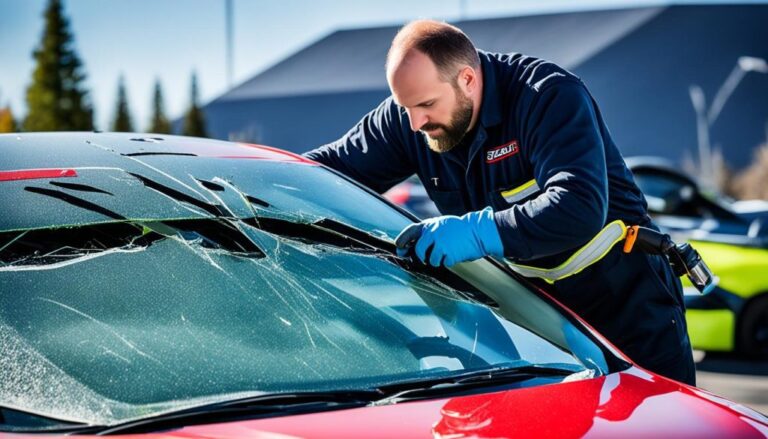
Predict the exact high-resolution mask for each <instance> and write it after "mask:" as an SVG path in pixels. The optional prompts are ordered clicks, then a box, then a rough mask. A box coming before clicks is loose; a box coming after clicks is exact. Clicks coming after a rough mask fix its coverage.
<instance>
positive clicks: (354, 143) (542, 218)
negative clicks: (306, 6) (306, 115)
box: [305, 51, 687, 364]
mask: <svg viewBox="0 0 768 439" xmlns="http://www.w3.org/2000/svg"><path fill="white" fill-rule="evenodd" d="M479 55H480V60H481V65H482V74H483V99H482V107H481V109H480V113H479V118H478V123H477V127H476V129H474V130H473V133H474V137H473V138H471V139H467V141H466V142H465V144H464V145H463V146H459V147H456V148H454V149H453V150H451V151H449V152H447V153H442V154H440V153H436V152H433V151H432V150H430V149H429V147H428V146H427V144H426V141H425V139H424V136H423V134H422V133H420V132H413V131H411V129H410V123H409V120H408V115H407V114H406V111H405V109H404V108H402V107H400V106H398V105H397V104H395V102H394V101H393V99H392V98H391V97H390V98H388V99H386V100H384V102H382V103H381V104H380V105H379V106H378V107H377V108H376V109H374V110H373V111H371V112H370V113H368V114H367V115H365V116H364V117H363V119H362V120H361V121H360V122H359V123H358V124H357V125H355V126H354V127H353V128H352V129H351V130H350V131H349V132H348V133H347V134H346V135H345V136H344V137H342V138H341V139H339V140H338V141H336V142H333V143H330V144H328V145H325V146H322V147H320V148H318V149H316V150H314V151H310V152H309V153H307V154H305V155H306V156H307V157H308V158H310V159H313V160H316V161H318V162H320V163H322V164H325V165H327V166H329V167H331V168H334V169H336V170H338V171H340V172H342V173H344V174H346V175H348V176H350V177H351V178H353V179H355V180H357V181H359V182H361V183H363V184H365V185H366V186H368V187H370V188H372V189H374V190H376V191H378V192H384V191H386V190H387V189H389V188H390V187H392V186H393V185H395V184H397V183H399V182H401V181H402V180H404V179H405V178H407V177H408V176H410V175H412V174H414V173H416V174H417V175H418V176H419V178H420V179H421V181H422V182H423V184H424V186H425V188H426V190H427V193H428V194H429V196H430V198H431V199H432V200H433V201H434V202H435V204H437V207H438V208H439V209H440V211H441V212H442V213H443V214H456V215H460V214H463V213H466V212H469V211H475V210H480V209H483V208H485V207H486V206H491V207H492V208H493V211H494V217H495V221H496V225H497V227H498V229H499V234H500V236H501V238H502V242H503V244H504V253H505V256H506V257H508V258H510V259H512V260H513V261H521V262H523V261H524V262H525V263H526V264H527V265H536V266H540V267H546V268H550V267H553V266H555V265H556V264H558V263H560V262H562V261H564V260H565V259H566V258H567V257H568V256H570V255H571V254H572V253H573V251H574V250H576V249H578V248H579V247H581V246H583V245H584V244H586V243H587V242H588V241H589V240H590V239H592V238H593V237H594V236H595V234H597V233H598V232H599V231H600V230H601V229H602V228H603V227H604V226H605V225H606V224H607V223H608V222H610V221H613V220H615V219H622V220H624V222H625V223H626V224H628V225H634V224H638V225H648V224H650V219H649V217H648V215H647V211H646V207H647V206H646V202H645V199H644V198H643V195H642V193H641V192H640V190H639V189H638V187H637V186H636V185H635V183H634V180H633V178H632V174H631V173H630V171H629V170H628V169H627V167H626V165H625V163H624V160H623V158H622V157H621V154H620V153H619V150H618V148H617V147H616V145H615V144H614V142H613V140H612V139H611V135H610V133H609V132H608V129H607V127H606V125H605V123H604V121H603V118H602V115H601V114H600V111H599V109H598V107H597V104H596V103H595V101H594V100H593V99H592V97H591V95H590V94H589V92H588V91H587V89H586V87H585V86H584V84H583V83H582V81H581V80H580V79H579V78H578V77H576V76H575V75H573V74H572V73H570V72H568V71H567V70H564V69H562V68H560V67H558V66H557V65H555V64H553V63H551V62H547V61H544V60H541V59H536V58H532V57H528V56H524V55H520V54H494V53H487V52H482V51H480V52H479ZM532 180H533V182H532ZM534 182H535V185H534V186H533V188H534V189H535V188H536V187H538V190H533V191H531V190H529V191H519V190H518V191H516V190H515V189H516V188H520V187H530V185H531V184H533V183H534ZM526 184H527V185H526ZM521 195H522V198H521V197H520V196H521ZM619 253H620V252H618V251H616V250H614V251H612V252H611V253H609V255H608V256H606V257H605V258H604V260H601V262H600V263H598V264H595V265H593V266H592V267H589V268H588V269H586V270H584V271H583V272H582V273H580V274H578V275H575V276H572V277H570V278H566V279H565V280H563V281H558V282H556V283H555V289H556V290H557V291H558V292H559V293H560V294H559V297H558V298H559V299H560V300H562V301H564V302H565V303H566V304H567V305H569V306H570V307H572V308H573V309H574V310H575V311H576V312H578V313H580V314H581V315H582V316H583V317H585V318H586V319H587V320H588V321H590V323H592V324H593V325H595V326H596V327H597V328H598V329H599V330H601V331H602V332H603V333H604V334H605V335H607V336H608V337H609V338H610V339H611V340H612V341H613V342H614V343H616V344H618V345H620V346H621V347H622V348H624V349H627V350H629V351H630V352H628V353H629V354H630V355H634V356H635V357H638V356H639V357H643V360H649V359H650V358H649V357H660V356H661V357H663V356H666V357H669V356H670V355H672V353H671V352H670V351H676V350H678V348H679V344H680V343H682V342H683V339H684V341H686V342H687V336H685V328H684V325H685V323H684V322H681V319H682V317H681V314H680V312H679V311H678V314H675V315H672V314H671V313H672V308H673V307H674V306H673V305H675V304H678V308H679V307H680V306H682V305H681V302H682V297H681V294H680V291H679V281H678V280H677V279H675V278H674V276H672V277H670V276H669V273H670V272H669V267H667V265H668V264H663V263H661V262H659V261H651V262H647V261H646V260H645V256H642V255H641V258H642V259H643V263H642V264H639V265H638V263H637V261H635V263H634V265H629V264H630V263H629V262H628V261H629V259H630V258H627V257H622V256H621V255H620V254H619ZM624 260H626V261H627V262H625V261H624ZM649 264H650V265H653V264H656V266H654V267H652V266H649ZM653 270H656V271H658V273H656V274H655V276H656V278H657V279H659V278H660V279H663V280H664V281H662V282H656V283H655V284H654V285H648V284H644V285H645V286H644V287H641V286H639V285H640V284H641V283H642V282H640V280H639V279H641V278H642V279H647V278H649V276H650V277H653V276H654V273H653V272H652V271H653ZM665 282H667V283H669V284H665ZM675 282H677V284H678V285H675ZM631 283H634V285H632V284H631ZM637 288H644V289H645V290H644V291H640V292H638V291H635V290H636V289H637ZM664 289H666V291H663V290H664ZM617 290H618V291H619V292H620V293H617ZM652 290H656V291H652ZM660 290H662V292H661V294H662V295H663V296H665V297H662V298H661V300H663V301H664V302H665V303H664V304H663V306H662V307H666V308H665V309H664V312H661V313H660V312H658V310H655V309H646V311H645V312H643V311H642V310H637V309H636V310H635V311H633V310H632V309H631V308H633V307H635V308H637V307H638V306H645V305H642V304H644V303H646V302H647V301H648V300H649V298H650V300H653V298H652V296H653V295H658V294H660V293H659V291H660ZM657 302H658V300H657ZM645 308H647V306H645ZM622 312H626V314H624V315H622ZM635 318H637V319H645V320H644V322H643V323H642V325H639V326H643V327H647V328H645V329H638V325H637V324H636V323H634V322H633V320H635ZM616 319H623V320H624V322H623V323H621V324H618V323H617V322H616V321H615V320H616ZM670 322H672V323H673V326H675V325H676V326H677V328H673V332H672V333H670V334H668V336H669V335H671V336H672V338H673V339H674V340H672V341H671V342H670V343H671V344H669V343H668V344H667V345H666V346H661V345H659V343H657V341H658V340H657V339H656V341H655V342H654V345H653V346H650V345H647V343H648V342H647V340H646V342H645V345H643V346H640V345H638V346H637V349H632V348H631V345H632V343H640V344H643V343H644V342H642V341H641V340H639V339H641V338H646V339H649V338H654V335H653V334H650V333H649V332H648V331H651V332H654V331H655V335H659V334H658V333H659V331H664V330H668V329H669V327H670V325H669V323H670ZM681 325H682V326H681ZM681 328H682V329H681ZM675 334H676V335H675ZM675 340H676V341H675ZM622 345H623V346H622ZM628 346H629V347H628ZM650 350H660V351H658V352H650ZM625 352H627V351H626V350H625ZM667 359H668V358H667ZM635 360H636V361H640V359H639V358H635ZM657 360H661V358H657ZM644 362H645V364H650V363H652V361H644ZM641 364H642V363H641Z"/></svg>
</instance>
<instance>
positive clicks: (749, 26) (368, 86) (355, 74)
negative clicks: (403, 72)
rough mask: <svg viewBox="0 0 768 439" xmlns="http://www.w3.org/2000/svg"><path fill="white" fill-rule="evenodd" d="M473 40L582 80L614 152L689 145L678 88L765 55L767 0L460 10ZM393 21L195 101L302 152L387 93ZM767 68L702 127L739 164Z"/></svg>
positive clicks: (680, 151) (758, 110) (688, 113)
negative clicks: (523, 11)
mask: <svg viewBox="0 0 768 439" xmlns="http://www.w3.org/2000/svg"><path fill="white" fill-rule="evenodd" d="M454 24H456V25H457V26H459V27H460V28H462V29H463V30H465V31H466V32H467V34H468V35H469V36H470V38H471V39H472V40H473V41H474V42H475V45H476V46H478V47H479V48H482V49H485V50H489V51H498V52H513V51H514V52H522V53H525V54H530V55H533V56H537V57H541V58H546V59H549V60H552V61H554V62H556V63H558V64H560V65H562V66H563V67H565V68H567V69H569V70H571V71H573V72H574V73H576V74H577V75H579V76H580V77H581V78H582V79H583V80H584V81H585V82H586V83H587V85H588V86H589V88H590V90H591V91H592V93H593V95H594V96H595V98H596V99H597V101H598V103H599V104H600V107H601V110H602V112H603V115H604V117H605V119H606V120H607V122H608V126H609V128H610V129H611V132H612V134H613V135H614V138H615V140H616V143H617V144H618V145H619V147H620V148H621V149H622V151H623V153H624V154H625V155H638V154H642V155H659V156H663V157H667V158H670V159H673V160H676V161H680V160H681V159H683V157H685V156H686V155H690V156H691V157H695V156H696V154H697V135H696V114H695V111H694V109H693V105H692V102H691V97H690V94H689V88H690V87H691V86H692V85H694V84H695V85H698V86H700V87H701V89H702V90H703V91H704V95H705V97H706V100H707V105H709V104H710V103H711V101H712V99H713V97H714V96H715V94H716V92H717V91H718V89H719V88H720V87H721V85H722V84H723V83H724V81H725V79H726V77H728V76H729V74H730V73H731V72H732V71H733V69H734V68H735V66H736V65H737V60H738V58H739V57H741V56H752V57H759V58H763V59H768V43H767V42H768V5H763V4H749V5H673V6H666V7H643V8H630V9H620V10H604V11H585V12H569V13H557V14H546V15H535V16H522V17H508V18H492V19H481V20H466V21H460V22H456V23H454ZM397 29H398V26H390V27H379V28H367V29H351V30H339V31H337V32H334V33H332V34H330V35H328V36H327V37H325V38H322V39H320V40H319V41H317V42H315V43H313V44H311V45H309V46H308V47H306V48H304V49H302V50H300V51H298V52H296V53H294V54H293V55H291V56H289V57H288V58H286V59H285V60H283V61H281V62H279V63H277V64H276V65H274V66H272V67H271V68H269V69H267V70H265V71H264V72H262V73H260V74H258V75H256V76H254V77H253V78H251V79H250V80H248V81H245V82H244V83H242V84H241V85H239V86H237V87H235V88H234V89H232V90H230V91H229V92H227V93H226V94H224V95H222V96H220V97H219V98H217V99H215V100H213V101H212V102H210V103H209V104H208V105H206V106H205V112H206V116H207V120H208V124H209V125H208V128H209V131H210V133H211V134H212V136H214V137H217V138H222V139H232V140H246V141H253V142H258V143H264V144H269V145H274V146H278V147H282V148H286V149H289V150H293V151H298V152H301V151H305V150H307V149H310V148H312V147H314V146H317V145H321V144H324V143H327V142H330V141H332V140H335V139H337V138H338V137H340V136H341V135H343V134H344V133H345V132H346V130H347V129H349V127H351V126H352V124H354V123H355V122H357V121H358V120H359V119H360V117H361V116H362V115H363V114H365V113H366V112H368V111H369V110H371V109H372V108H373V107H375V106H376V105H377V104H378V103H379V102H380V101H381V100H382V99H384V98H385V97H386V96H388V95H389V91H388V88H387V84H386V79H385V75H384V58H385V55H386V51H387V49H388V47H389V43H390V41H391V39H392V37H393V36H394V34H395V33H396V32H397ZM767 124H768V74H761V73H759V72H748V73H746V74H745V75H744V76H743V79H742V80H741V81H740V82H739V83H738V85H737V86H736V88H735V89H734V92H733V94H732V95H731V96H730V98H729V99H728V100H727V101H726V103H725V106H724V107H723V108H722V112H721V113H720V115H719V117H718V118H717V119H716V120H715V121H714V123H713V124H712V126H711V143H712V145H713V146H714V147H718V146H719V147H721V148H722V149H723V152H724V155H725V158H726V160H727V162H728V163H729V164H731V165H732V166H733V167H736V168H740V167H744V166H746V165H747V164H748V163H749V162H750V160H751V159H752V150H753V148H754V147H755V146H757V145H758V144H759V143H761V142H765V140H766V136H767V135H768V133H767V132H768V125H767Z"/></svg>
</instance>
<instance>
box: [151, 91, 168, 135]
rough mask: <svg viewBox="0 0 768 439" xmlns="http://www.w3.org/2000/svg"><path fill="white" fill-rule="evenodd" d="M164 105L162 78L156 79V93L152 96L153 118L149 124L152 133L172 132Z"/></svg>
mask: <svg viewBox="0 0 768 439" xmlns="http://www.w3.org/2000/svg"><path fill="white" fill-rule="evenodd" d="M164 107H165V106H164V105H163V90H162V87H161V86H160V80H159V79H156V80H155V93H154V96H153V98H152V120H151V122H150V126H149V130H148V131H149V132H150V133H158V134H170V133H171V123H170V122H169V121H168V118H167V117H165V109H164Z"/></svg>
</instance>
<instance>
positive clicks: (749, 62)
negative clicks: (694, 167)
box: [688, 56, 768, 190]
mask: <svg viewBox="0 0 768 439" xmlns="http://www.w3.org/2000/svg"><path fill="white" fill-rule="evenodd" d="M748 72H758V73H768V62H766V61H765V60H764V59H762V58H756V57H753V56H741V57H739V59H738V61H737V62H736V66H735V67H734V68H733V70H731V73H730V74H729V75H728V77H727V78H725V82H723V84H722V85H721V86H720V88H719V89H718V90H717V93H716V94H715V98H714V99H713V100H712V105H711V106H710V107H709V111H707V110H706V108H707V105H706V100H705V98H704V91H703V90H702V89H701V87H699V86H698V85H696V84H692V85H691V86H690V87H689V88H688V93H689V95H690V97H691V103H692V104H693V109H694V111H696V134H697V138H698V144H699V171H700V173H701V175H700V178H699V180H700V181H701V184H702V186H704V187H705V188H707V189H710V190H714V189H715V183H714V181H713V180H712V178H713V177H714V169H713V163H712V146H711V145H710V143H709V142H710V141H709V131H710V129H711V128H712V124H714V123H715V121H716V120H717V117H718V116H720V112H721V111H722V110H723V107H724V106H725V103H726V101H728V98H730V97H731V95H732V94H733V91H734V90H735V89H736V86H738V85H739V83H740V82H741V80H742V79H744V76H745V75H746V74H747V73H748Z"/></svg>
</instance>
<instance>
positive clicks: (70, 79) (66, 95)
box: [24, 0, 93, 131]
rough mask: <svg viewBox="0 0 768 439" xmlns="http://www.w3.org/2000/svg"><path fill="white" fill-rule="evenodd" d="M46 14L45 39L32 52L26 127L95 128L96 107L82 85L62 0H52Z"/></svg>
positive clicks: (78, 60) (31, 128)
mask: <svg viewBox="0 0 768 439" xmlns="http://www.w3.org/2000/svg"><path fill="white" fill-rule="evenodd" d="M44 16H45V30H44V32H43V36H42V40H41V41H40V45H39V46H38V47H37V49H36V50H35V51H34V52H33V56H34V59H35V62H36V65H35V69H34V72H33V73H32V84H30V85H29V87H27V109H28V111H27V117H26V119H25V120H24V130H26V131H56V130H60V131H74V130H92V129H93V108H92V107H91V102H90V99H89V97H88V91H87V90H86V89H85V87H84V85H83V82H84V81H85V73H84V72H83V68H82V63H81V61H80V58H79V57H78V55H77V53H76V52H75V49H74V37H73V35H72V33H71V32H70V30H69V20H68V19H67V17H65V16H64V11H63V6H62V4H61V0H50V1H49V2H48V7H47V8H46V10H45V15H44Z"/></svg>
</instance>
